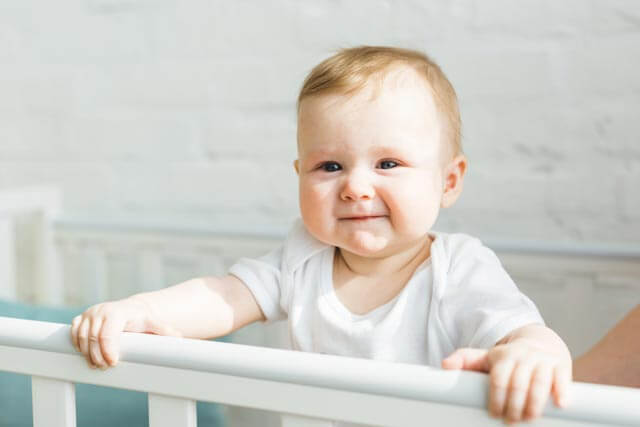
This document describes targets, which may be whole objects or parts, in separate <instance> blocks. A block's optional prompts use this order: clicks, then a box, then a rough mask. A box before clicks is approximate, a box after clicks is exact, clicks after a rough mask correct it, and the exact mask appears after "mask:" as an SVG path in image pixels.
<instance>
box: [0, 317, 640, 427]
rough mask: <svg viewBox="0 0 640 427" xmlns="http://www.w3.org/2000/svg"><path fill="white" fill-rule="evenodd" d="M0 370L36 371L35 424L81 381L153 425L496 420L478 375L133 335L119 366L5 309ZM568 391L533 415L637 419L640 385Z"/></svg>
mask: <svg viewBox="0 0 640 427" xmlns="http://www.w3.org/2000/svg"><path fill="white" fill-rule="evenodd" d="M0 370H4V371H10V372H16V373H21V374H26V375H31V376H32V378H33V382H32V383H33V398H34V400H33V411H34V424H35V426H36V427H39V426H43V425H45V424H46V425H47V426H53V427H62V426H64V427H72V426H74V425H75V410H74V408H75V402H74V393H73V386H72V383H77V382H80V383H89V384H96V385H103V386H109V387H116V388H123V389H130V390H137V391H143V392H147V393H149V411H150V414H149V419H150V425H151V427H164V426H169V425H172V426H173V425H185V426H189V427H191V426H195V425H196V419H195V404H194V402H195V401H196V400H201V401H208V402H219V403H223V404H230V405H238V406H245V407H252V408H259V409H265V410H269V411H276V412H280V413H284V414H287V415H284V417H283V425H285V426H294V425H295V426H300V427H302V426H322V427H324V426H329V425H331V424H330V422H329V421H327V420H344V421H349V422H358V423H364V424H369V425H377V426H422V425H424V423H425V420H429V422H430V423H433V424H437V425H478V424H481V425H495V426H498V425H501V423H500V422H499V421H496V420H492V419H490V418H489V417H488V416H487V413H486V410H485V406H486V399H487V377H486V375H483V374H478V373H473V372H452V371H441V370H436V369H431V368H428V367H424V366H417V365H407V364H392V363H382V362H376V361H371V360H364V359H353V358H343V357H338V356H328V355H319V354H309V353H301V352H293V351H286V350H276V349H267V348H260V347H251V346H244V345H238V344H229V343H219V342H210V341H199V340H189V339H180V338H172V337H160V336H153V335H146V334H131V333H125V334H123V336H122V354H121V360H120V362H119V365H118V366H117V367H116V368H113V369H109V370H107V371H99V370H91V369H90V368H88V366H87V364H86V362H85V361H84V359H83V358H82V357H81V356H80V355H79V354H78V353H76V352H75V350H74V349H73V347H72V345H71V343H70V338H69V326H68V325H61V324H55V323H46V322H37V321H31V320H20V319H12V318H4V317H0ZM572 396H573V398H572V403H571V404H570V406H569V407H568V408H567V409H564V410H558V409H556V408H553V407H551V405H549V406H548V407H547V408H546V410H545V412H544V417H543V418H542V419H541V420H540V422H539V423H538V424H537V425H540V426H578V425H581V426H583V425H629V426H630V425H635V426H637V425H640V409H639V406H638V403H639V402H640V390H637V389H630V388H622V387H610V386H598V385H593V384H582V383H576V384H574V385H573V389H572Z"/></svg>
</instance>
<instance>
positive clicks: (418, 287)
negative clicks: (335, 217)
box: [230, 221, 543, 367]
mask: <svg viewBox="0 0 640 427" xmlns="http://www.w3.org/2000/svg"><path fill="white" fill-rule="evenodd" d="M432 235H433V236H434V237H435V239H434V241H433V243H432V245H431V256H430V258H429V259H427V260H426V261H424V262H423V263H422V264H421V265H420V266H419V267H418V268H417V269H416V271H415V273H414V275H413V276H412V277H411V279H410V280H409V281H408V282H407V284H406V285H405V287H404V288H403V289H402V291H401V292H400V293H399V294H398V295H397V296H396V297H395V298H393V299H392V300H391V301H389V302H388V303H386V304H383V305H382V306H380V307H377V308H375V309H374V310H372V311H370V312H368V313H366V314H363V315H358V314H353V313H351V312H350V311H349V310H348V309H347V308H346V307H345V306H344V305H343V304H342V303H341V302H340V300H339V299H338V297H337V295H336V293H335V291H334V287H333V283H332V272H333V259H334V251H335V248H334V247H333V246H328V245H326V244H324V243H321V242H319V241H318V240H316V239H315V238H313V237H312V236H311V235H310V234H309V233H308V232H307V231H306V229H305V227H304V225H303V224H302V222H301V221H297V222H296V224H295V225H294V227H293V228H292V230H291V231H290V233H289V235H288V237H287V239H286V240H285V242H284V244H283V245H282V246H281V247H279V248H278V249H276V250H274V251H273V252H271V253H269V254H267V255H265V256H263V257H261V258H258V259H248V258H243V259H240V260H239V261H238V262H237V263H236V264H234V265H233V266H232V267H231V269H230V274H233V275H234V276H237V277H238V278H239V279H240V280H242V281H243V282H244V283H245V284H246V286H247V287H248V288H249V289H250V290H251V292H252V293H253V295H254V297H255V299H256V300H257V302H258V304H259V306H260V308H261V310H262V312H263V313H264V315H265V317H266V318H267V321H274V320H280V319H287V320H288V325H289V338H290V343H289V344H290V348H291V349H294V350H301V351H309V352H315V353H328V354H334V355H342V356H350V357H363V358H367V359H375V360H383V361H393V362H404V363H416V364H424V365H431V366H435V367H440V366H441V362H442V360H443V359H444V358H445V357H447V356H448V355H449V354H450V353H452V352H453V351H454V350H455V349H457V348H461V347H478V348H489V347H491V346H493V345H494V344H495V343H496V342H497V341H499V340H500V339H502V338H503V337H504V336H505V335H507V334H508V333H509V332H511V331H513V330H515V329H517V328H519V327H521V326H524V325H527V324H531V323H540V324H542V323H543V321H542V318H541V316H540V314H539V313H538V310H537V309H536V307H535V305H534V304H533V303H532V302H531V300H529V299H528V298H527V297H526V296H525V295H524V294H522V293H521V292H520V291H519V290H518V288H517V287H516V285H515V284H514V283H513V281H512V280H511V278H510V277H509V275H508V274H507V273H506V271H505V270H504V269H503V268H502V266H501V264H500V261H499V260H498V258H497V257H496V255H495V254H494V253H493V252H492V251H491V250H490V249H489V248H487V247H485V246H483V245H482V243H481V242H480V241H479V240H478V239H475V238H473V237H470V236H467V235H465V234H446V233H438V232H434V233H432Z"/></svg>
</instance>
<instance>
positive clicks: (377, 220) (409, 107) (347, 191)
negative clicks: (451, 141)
mask: <svg viewBox="0 0 640 427" xmlns="http://www.w3.org/2000/svg"><path fill="white" fill-rule="evenodd" d="M372 86H373V85H369V86H367V87H365V88H364V89H363V90H362V91H360V92H358V93H357V94H356V95H354V96H344V95H321V96H317V97H310V98H306V99H304V100H303V101H302V103H301V105H300V111H299V120H298V155H299V157H298V160H297V161H296V169H297V171H298V174H299V178H300V187H299V188H300V209H301V214H302V219H303V222H304V223H305V225H306V227H307V229H308V230H309V232H310V233H311V234H312V235H313V236H314V237H315V238H317V239H318V240H320V241H322V242H325V243H327V244H330V245H333V246H337V247H340V248H341V249H343V250H347V251H349V252H352V253H354V254H357V255H360V256H366V257H378V256H388V255H391V254H394V253H397V252H398V251H401V250H402V249H405V248H408V247H410V246H412V245H414V244H416V243H417V242H419V241H423V239H424V237H425V236H426V234H427V233H428V231H429V230H430V229H431V227H432V226H433V224H434V222H435V221H436V218H437V216H438V212H439V210H440V206H441V200H442V195H443V186H444V183H443V164H444V162H443V159H444V158H445V157H444V156H445V153H443V152H442V149H443V147H442V143H441V134H442V126H441V123H440V120H439V117H438V114H437V109H436V105H435V102H434V100H433V98H432V96H431V92H430V90H429V88H428V84H427V83H426V82H423V81H422V80H421V79H420V78H419V77H418V76H417V75H416V74H415V73H414V72H413V71H412V70H411V71H408V70H404V71H400V72H396V73H392V74H390V75H388V76H387V77H386V79H385V83H383V85H382V87H381V88H380V89H379V91H378V92H376V96H375V97H372V90H373V87H372Z"/></svg>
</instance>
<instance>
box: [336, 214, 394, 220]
mask: <svg viewBox="0 0 640 427" xmlns="http://www.w3.org/2000/svg"><path fill="white" fill-rule="evenodd" d="M384 217H386V215H359V216H349V217H344V218H340V219H343V220H349V221H370V220H374V219H379V218H384Z"/></svg>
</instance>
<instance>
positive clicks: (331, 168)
mask: <svg viewBox="0 0 640 427" xmlns="http://www.w3.org/2000/svg"><path fill="white" fill-rule="evenodd" d="M321 167H322V169H323V170H325V171H327V172H336V171H339V170H340V169H342V166H340V164H338V163H336V162H325V163H323V164H322V166H321Z"/></svg>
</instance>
